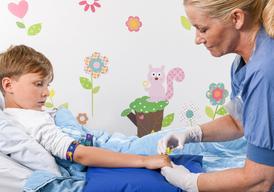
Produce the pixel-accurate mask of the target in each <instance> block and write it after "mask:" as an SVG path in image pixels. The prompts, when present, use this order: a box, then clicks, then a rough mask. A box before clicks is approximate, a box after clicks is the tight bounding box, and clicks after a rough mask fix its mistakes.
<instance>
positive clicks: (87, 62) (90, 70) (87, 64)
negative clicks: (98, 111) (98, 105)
mask: <svg viewBox="0 0 274 192" xmlns="http://www.w3.org/2000/svg"><path fill="white" fill-rule="evenodd" d="M108 62H109V61H108V58H107V57H105V56H101V54H100V53H98V52H94V53H92V55H91V56H90V57H86V58H85V59H84V71H85V72H86V73H87V74H89V75H90V76H89V78H88V77H83V76H81V77H80V83H81V85H82V87H83V88H84V89H87V90H90V91H91V105H92V109H91V112H92V116H93V115H94V95H95V94H97V93H98V92H99V90H100V86H95V85H94V82H93V80H94V79H98V78H99V77H100V74H105V73H107V72H108Z"/></svg>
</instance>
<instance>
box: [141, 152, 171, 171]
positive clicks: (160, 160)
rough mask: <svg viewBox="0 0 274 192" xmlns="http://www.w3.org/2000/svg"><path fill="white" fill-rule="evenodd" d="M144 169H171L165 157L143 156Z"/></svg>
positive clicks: (168, 160)
mask: <svg viewBox="0 0 274 192" xmlns="http://www.w3.org/2000/svg"><path fill="white" fill-rule="evenodd" d="M144 167H145V168H147V169H159V168H162V167H171V161H170V159H169V157H168V156H167V155H153V156H145V158H144Z"/></svg>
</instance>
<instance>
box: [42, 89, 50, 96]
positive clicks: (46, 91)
mask: <svg viewBox="0 0 274 192" xmlns="http://www.w3.org/2000/svg"><path fill="white" fill-rule="evenodd" d="M42 95H43V97H48V96H49V89H48V88H46V89H45V90H44V91H43V93H42Z"/></svg>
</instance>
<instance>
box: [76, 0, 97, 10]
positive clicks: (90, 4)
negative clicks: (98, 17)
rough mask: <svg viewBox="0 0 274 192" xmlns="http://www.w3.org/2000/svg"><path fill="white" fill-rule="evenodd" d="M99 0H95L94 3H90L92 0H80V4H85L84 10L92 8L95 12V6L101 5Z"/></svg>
mask: <svg viewBox="0 0 274 192" xmlns="http://www.w3.org/2000/svg"><path fill="white" fill-rule="evenodd" d="M98 1H99V0H93V1H92V3H90V1H80V2H79V5H84V11H88V10H89V9H90V10H91V11H92V12H93V13H94V12H95V7H97V8H99V7H101V5H100V4H99V3H98Z"/></svg>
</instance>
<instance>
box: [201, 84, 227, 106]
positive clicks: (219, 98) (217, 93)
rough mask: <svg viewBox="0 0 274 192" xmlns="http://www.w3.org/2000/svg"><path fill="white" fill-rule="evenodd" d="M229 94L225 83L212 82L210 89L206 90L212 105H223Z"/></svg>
mask: <svg viewBox="0 0 274 192" xmlns="http://www.w3.org/2000/svg"><path fill="white" fill-rule="evenodd" d="M227 96H228V91H227V90H226V89H225V86H224V84H223V83H218V84H216V83H211V84H210V85H209V90H208V91H207V92H206V97H207V98H208V99H209V100H210V103H211V104H212V105H223V104H224V102H225V99H226V97H227Z"/></svg>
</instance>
